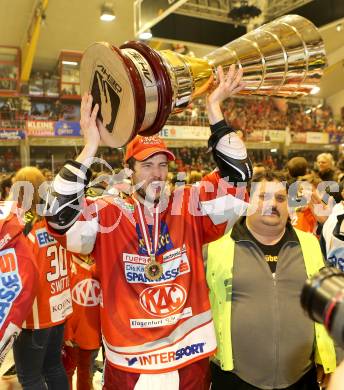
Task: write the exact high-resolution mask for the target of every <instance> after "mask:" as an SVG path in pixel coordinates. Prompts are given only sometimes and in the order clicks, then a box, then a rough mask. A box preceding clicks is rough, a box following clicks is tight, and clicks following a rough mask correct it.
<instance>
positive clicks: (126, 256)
mask: <svg viewBox="0 0 344 390" xmlns="http://www.w3.org/2000/svg"><path fill="white" fill-rule="evenodd" d="M123 261H124V262H125V263H131V264H144V265H146V264H148V263H149V262H150V257H149V256H140V255H135V254H131V253H123Z"/></svg>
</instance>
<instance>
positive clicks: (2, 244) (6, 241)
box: [0, 233, 12, 249]
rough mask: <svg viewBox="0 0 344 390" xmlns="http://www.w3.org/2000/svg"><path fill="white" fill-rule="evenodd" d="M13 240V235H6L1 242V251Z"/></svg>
mask: <svg viewBox="0 0 344 390" xmlns="http://www.w3.org/2000/svg"><path fill="white" fill-rule="evenodd" d="M11 239H12V237H11V235H10V234H9V233H6V234H5V235H4V236H3V237H2V239H1V240H0V249H1V248H3V247H4V246H6V244H7V243H8V242H10V241H11Z"/></svg>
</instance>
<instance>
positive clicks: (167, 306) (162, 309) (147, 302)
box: [140, 283, 187, 317]
mask: <svg viewBox="0 0 344 390" xmlns="http://www.w3.org/2000/svg"><path fill="white" fill-rule="evenodd" d="M186 298H187V294H186V291H185V289H184V287H182V286H180V285H179V284H176V283H168V284H162V285H158V286H154V287H148V288H146V289H144V290H143V291H142V292H141V294H140V305H141V307H142V308H143V309H144V310H145V311H146V312H147V313H148V314H150V315H152V316H155V317H167V316H169V315H171V314H173V313H177V312H178V311H179V310H181V309H182V308H183V306H184V304H185V302H186Z"/></svg>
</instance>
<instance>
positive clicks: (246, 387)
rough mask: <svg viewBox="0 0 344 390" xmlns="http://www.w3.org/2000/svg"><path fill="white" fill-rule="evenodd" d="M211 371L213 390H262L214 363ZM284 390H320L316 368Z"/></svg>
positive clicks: (211, 365)
mask: <svg viewBox="0 0 344 390" xmlns="http://www.w3.org/2000/svg"><path fill="white" fill-rule="evenodd" d="M210 370H211V379H212V387H211V389H212V390H223V389H233V390H261V389H259V388H258V387H255V386H252V385H250V384H248V383H247V382H244V381H243V380H242V379H240V378H239V377H238V376H237V375H235V374H233V373H232V372H230V371H223V370H221V368H220V367H219V366H218V365H217V364H215V363H213V362H211V363H210ZM274 390H275V389H274ZM276 390H277V389H276ZM280 390H281V389H280ZM283 390H319V386H318V384H317V373H316V369H315V367H314V368H312V369H311V370H310V371H308V372H307V373H306V374H305V375H304V376H303V377H302V378H301V379H300V380H299V381H297V382H296V383H294V384H293V385H292V386H289V387H286V388H285V389H283Z"/></svg>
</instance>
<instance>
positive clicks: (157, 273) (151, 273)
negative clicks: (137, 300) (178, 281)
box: [145, 255, 163, 280]
mask: <svg viewBox="0 0 344 390" xmlns="http://www.w3.org/2000/svg"><path fill="white" fill-rule="evenodd" d="M162 273H163V268H162V265H161V264H160V263H158V262H157V261H156V260H155V256H152V255H151V260H150V262H149V263H148V264H146V265H145V275H146V278H147V279H149V280H158V279H160V278H161V275H162Z"/></svg>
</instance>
